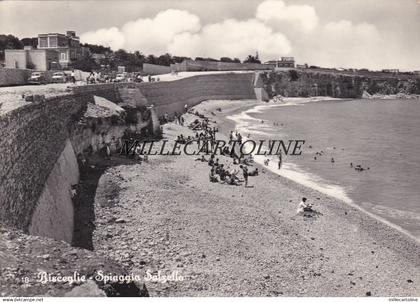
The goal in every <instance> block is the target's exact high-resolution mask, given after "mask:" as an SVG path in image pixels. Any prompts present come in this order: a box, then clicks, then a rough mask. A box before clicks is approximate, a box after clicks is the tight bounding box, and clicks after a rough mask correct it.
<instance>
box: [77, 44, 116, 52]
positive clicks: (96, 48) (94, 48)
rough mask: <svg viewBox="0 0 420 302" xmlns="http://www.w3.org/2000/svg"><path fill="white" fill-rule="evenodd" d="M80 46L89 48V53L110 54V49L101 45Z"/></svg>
mask: <svg viewBox="0 0 420 302" xmlns="http://www.w3.org/2000/svg"><path fill="white" fill-rule="evenodd" d="M81 46H83V47H87V48H89V51H90V52H91V53H98V54H106V53H111V52H112V50H111V48H109V47H105V46H102V45H95V44H89V43H85V44H81Z"/></svg>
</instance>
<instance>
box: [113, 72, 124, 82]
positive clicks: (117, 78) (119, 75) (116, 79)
mask: <svg viewBox="0 0 420 302" xmlns="http://www.w3.org/2000/svg"><path fill="white" fill-rule="evenodd" d="M124 81H125V75H124V74H123V73H119V74H117V76H116V77H115V79H114V82H124Z"/></svg>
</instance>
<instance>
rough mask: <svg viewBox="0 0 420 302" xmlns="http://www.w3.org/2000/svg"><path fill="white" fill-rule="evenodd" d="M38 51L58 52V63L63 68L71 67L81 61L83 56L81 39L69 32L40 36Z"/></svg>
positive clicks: (74, 33)
mask: <svg viewBox="0 0 420 302" xmlns="http://www.w3.org/2000/svg"><path fill="white" fill-rule="evenodd" d="M38 49H39V50H54V51H56V52H58V56H59V59H58V61H59V64H60V66H61V67H62V68H68V67H70V66H71V65H72V63H74V62H75V61H77V60H79V59H80V58H81V57H82V55H83V50H82V47H81V46H80V39H79V37H77V36H76V32H74V31H67V32H66V34H59V33H49V34H39V35H38Z"/></svg>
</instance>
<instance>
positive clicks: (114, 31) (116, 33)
mask: <svg viewBox="0 0 420 302" xmlns="http://www.w3.org/2000/svg"><path fill="white" fill-rule="evenodd" d="M80 40H81V42H84V43H91V44H98V45H104V46H109V47H111V48H112V49H119V48H121V47H123V46H124V42H125V38H124V35H123V34H122V33H121V32H120V30H119V29H118V28H116V27H111V28H101V29H98V30H96V31H89V32H86V33H84V34H83V35H82V36H81V37H80Z"/></svg>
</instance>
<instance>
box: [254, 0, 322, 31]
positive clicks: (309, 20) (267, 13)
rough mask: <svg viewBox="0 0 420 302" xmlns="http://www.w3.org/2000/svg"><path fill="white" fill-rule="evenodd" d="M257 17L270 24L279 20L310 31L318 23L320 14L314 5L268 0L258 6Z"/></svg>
mask: <svg viewBox="0 0 420 302" xmlns="http://www.w3.org/2000/svg"><path fill="white" fill-rule="evenodd" d="M256 17H257V18H258V19H260V20H262V21H264V22H267V23H270V24H273V23H276V22H279V23H280V24H285V25H289V26H293V27H298V28H299V29H301V30H302V31H303V32H310V31H312V30H314V29H315V28H316V27H317V25H318V15H317V13H316V11H315V8H313V7H312V6H309V5H286V4H285V3H284V2H283V1H279V0H267V1H264V2H263V3H261V4H260V5H259V6H258V8H257V12H256Z"/></svg>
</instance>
